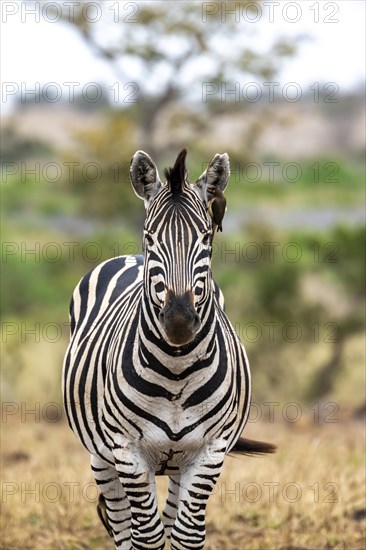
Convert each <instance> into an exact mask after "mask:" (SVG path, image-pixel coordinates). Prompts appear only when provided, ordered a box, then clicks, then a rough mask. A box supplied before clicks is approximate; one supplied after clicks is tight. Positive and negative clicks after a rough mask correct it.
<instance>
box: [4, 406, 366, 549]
mask: <svg viewBox="0 0 366 550" xmlns="http://www.w3.org/2000/svg"><path fill="white" fill-rule="evenodd" d="M27 420H28V421H27V422H25V423H21V422H20V419H16V418H15V417H11V418H9V419H8V421H7V422H5V423H3V425H2V432H3V433H2V436H3V437H2V441H3V447H2V479H3V496H2V513H1V520H2V528H1V541H2V545H1V547H2V548H4V549H9V550H10V549H16V550H18V549H20V548H21V549H24V550H28V549H29V550H30V549H37V550H46V549H47V550H51V549H52V550H53V549H67V550H71V549H75V550H79V549H91V548H98V549H106V550H107V549H112V548H113V544H112V543H111V540H110V539H109V537H108V535H107V533H106V532H105V530H104V528H103V526H102V525H101V523H100V522H99V519H98V517H97V514H96V511H95V501H96V488H95V486H94V483H93V479H92V476H91V474H90V470H89V457H88V453H87V452H85V451H84V450H83V448H82V447H81V445H80V444H79V442H78V441H77V440H76V438H75V437H74V435H73V434H72V432H71V431H70V430H69V428H68V426H67V425H66V424H65V423H63V422H60V423H57V424H52V423H45V422H39V423H37V422H32V420H33V419H32V417H31V416H28V417H27ZM246 435H247V436H248V437H252V438H256V439H262V440H264V441H266V440H267V441H272V442H276V443H277V444H278V445H279V450H278V453H277V454H276V455H273V456H267V457H263V458H254V457H253V458H252V457H251V458H247V457H243V458H236V457H235V458H231V457H228V458H227V461H226V464H225V468H224V471H223V473H222V476H221V478H220V480H219V483H218V486H217V490H216V492H215V493H214V494H213V495H212V496H211V498H210V502H209V506H208V509H207V542H206V548H207V550H231V549H232V550H234V549H235V550H257V549H258V550H259V549H260V550H265V549H269V550H274V549H292V550H295V549H303V550H305V549H307V550H309V549H311V550H314V549H317V550H318V549H329V548H335V549H347V550H350V549H351V550H356V549H357V550H361V549H364V548H365V547H366V543H365V522H366V519H365V518H366V509H365V501H364V495H365V468H364V466H365V464H364V430H363V424H362V423H361V422H360V421H350V420H344V421H342V422H339V423H336V424H317V425H313V424H304V423H298V424H292V425H291V424H287V425H285V424H281V423H273V424H270V423H268V424H262V423H253V424H249V425H248V429H247V430H246ZM158 485H159V494H160V496H161V497H162V496H163V494H165V491H166V480H165V478H161V479H159V480H158ZM27 491H28V492H27ZM31 491H33V492H31ZM286 491H287V493H286ZM291 501H293V502H291Z"/></svg>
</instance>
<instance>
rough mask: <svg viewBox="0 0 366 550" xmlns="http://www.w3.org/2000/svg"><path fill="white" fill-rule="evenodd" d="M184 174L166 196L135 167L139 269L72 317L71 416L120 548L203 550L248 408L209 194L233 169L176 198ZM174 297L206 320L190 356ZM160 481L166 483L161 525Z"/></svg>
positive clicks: (97, 284) (82, 301)
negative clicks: (217, 275) (209, 514)
mask: <svg viewBox="0 0 366 550" xmlns="http://www.w3.org/2000/svg"><path fill="white" fill-rule="evenodd" d="M183 157H185V154H184V155H183ZM182 162H183V164H184V158H183V160H182V157H181V158H179V157H178V159H177V162H176V165H175V167H174V169H172V170H175V172H176V173H174V172H173V173H172V171H171V172H170V174H169V173H167V175H168V184H166V185H162V184H161V182H160V179H159V176H158V172H157V169H156V167H155V165H154V164H153V162H152V161H151V159H150V157H148V156H147V155H146V154H145V153H142V152H138V153H136V155H135V157H134V159H133V161H132V165H131V178H132V183H133V185H134V188H135V191H136V193H137V194H138V195H139V196H141V197H142V198H144V200H145V204H146V207H147V216H146V222H145V230H144V248H145V250H144V257H143V256H131V257H119V258H114V259H112V260H108V261H106V262H104V263H103V264H101V265H100V266H98V267H97V268H95V269H94V270H93V271H91V272H90V273H88V274H87V275H86V276H85V277H84V278H83V279H82V280H81V282H80V283H79V285H78V286H77V287H76V289H75V291H74V294H73V299H72V303H71V308H70V315H71V342H70V345H69V348H68V351H67V354H66V357H65V363H64V372H63V392H64V402H65V409H66V412H67V416H68V420H69V423H70V426H71V428H72V429H73V431H74V432H75V433H76V435H77V436H78V437H79V439H80V441H81V442H82V443H83V445H84V446H85V447H86V448H87V449H88V450H89V452H90V453H91V459H92V470H93V474H94V476H95V479H96V481H97V483H98V484H99V486H100V489H101V493H102V496H101V500H100V503H99V505H98V508H99V514H100V516H101V519H102V521H103V523H104V524H105V525H106V527H107V528H108V531H109V532H110V534H113V537H114V543H115V547H116V548H123V549H131V548H134V549H147V548H149V549H162V548H164V540H165V536H167V537H168V539H170V543H171V548H173V549H174V550H182V549H188V548H189V549H196V550H197V549H202V548H203V544H204V539H205V521H204V520H205V507H206V503H207V499H208V497H209V495H210V493H211V491H212V489H213V487H214V485H215V483H216V481H217V479H218V477H219V475H220V471H221V469H222V465H223V461H224V457H225V455H226V454H227V453H228V452H229V451H230V450H231V449H233V448H235V447H234V446H235V444H236V442H237V441H238V438H239V436H240V434H241V432H242V430H243V427H244V425H245V422H246V419H247V416H248V411H249V406H250V375H249V368H248V362H247V359H246V355H245V351H244V349H243V346H242V344H241V343H240V341H239V339H238V337H237V335H236V334H235V332H234V330H233V327H232V326H231V324H230V322H229V320H228V318H227V317H226V315H225V313H224V311H223V308H222V295H221V293H220V291H219V289H218V287H217V286H216V284H215V283H214V282H213V279H212V276H211V268H210V263H211V260H210V255H211V230H212V229H211V220H210V218H209V216H208V214H207V199H208V197H207V191H206V188H205V186H206V184H208V183H209V184H210V186H211V187H212V185H217V186H218V187H220V188H221V189H223V188H224V187H225V186H226V182H227V179H228V175H229V168H228V158H227V155H216V156H215V157H214V159H213V160H212V161H211V163H210V165H209V167H208V169H207V171H206V172H205V173H204V174H203V175H202V176H201V178H200V179H199V181H198V183H197V184H196V185H195V186H192V185H190V184H188V183H187V181H186V178H185V176H184V177H183V181H181V184H180V189H178V188H177V184H176V183H175V182H174V178H176V176H177V172H179V170H181V169H182V166H180V165H179V163H182ZM177 163H178V164H177ZM169 177H170V181H169ZM215 178H216V179H215ZM174 186H175V188H174ZM169 296H174V297H175V296H178V298H177V300H179V299H180V298H179V297H181V296H188V298H189V299H190V300H191V303H190V304H189V305H188V306H187V308H188V309H189V308H191V310H192V312H193V313H192V315H193V317H197V319H199V322H198V321H197V319H195V320H194V322H193V321H192V323H191V325H192V326H193V324H194V323H195V325H194V326H195V327H196V326H197V327H198V328H194V329H190V330H192V338H191V339H190V340H189V341H187V342H186V343H184V344H181V345H177V344H176V343H174V342H172V341H171V340H170V338H173V337H169V334H170V333H169V329H170V326H169V323H168V322H166V324H165V325H164V322H163V321H164V318H163V317H162V312H164V311H165V310H164V307H165V309H166V308H167V307H168V306H167V301H168V300H169ZM188 298H187V299H188ZM174 299H175V298H174ZM182 300H183V298H182V299H181V302H179V304H180V303H182V304H184V303H185V302H183V301H182ZM177 303H178V302H177ZM184 308H185V306H184V305H178V306H177V311H173V313H170V315H171V316H172V319H173V321H172V322H173V323H175V322H176V323H178V322H182V318H183V321H184V319H185V317H184V315H188V314H186V313H184V312H185V311H186V310H185V309H184ZM187 308H186V309H187ZM188 309H187V311H188ZM182 312H183V313H182ZM187 318H188V317H187ZM196 321H197V323H196ZM187 323H188V321H187ZM177 326H180V325H179V324H178V325H177ZM164 327H165V328H164ZM187 331H188V329H187ZM177 338H179V335H178V336H177ZM259 452H261V451H260V450H259ZM263 452H264V451H263ZM157 474H166V475H169V476H170V480H169V494H168V499H167V503H166V506H165V509H164V513H163V523H162V521H161V520H160V517H159V514H158V509H157V499H156V491H155V475H157Z"/></svg>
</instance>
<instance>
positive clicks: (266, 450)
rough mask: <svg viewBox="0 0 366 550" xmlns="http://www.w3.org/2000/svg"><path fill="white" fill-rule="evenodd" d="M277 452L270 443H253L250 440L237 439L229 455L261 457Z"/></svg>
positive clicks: (274, 446)
mask: <svg viewBox="0 0 366 550" xmlns="http://www.w3.org/2000/svg"><path fill="white" fill-rule="evenodd" d="M276 450H277V447H276V445H272V443H264V442H263V441H253V440H252V439H245V438H244V437H239V439H238V441H237V442H236V443H235V445H234V447H233V448H232V449H231V451H230V453H235V454H243V455H247V456H251V455H256V456H261V455H264V454H271V453H275V452H276Z"/></svg>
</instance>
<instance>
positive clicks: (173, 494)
mask: <svg viewBox="0 0 366 550" xmlns="http://www.w3.org/2000/svg"><path fill="white" fill-rule="evenodd" d="M179 481H180V476H179V475H176V476H169V485H168V498H167V501H166V503H165V507H164V511H163V524H164V529H165V535H166V537H167V539H168V540H170V534H171V531H172V527H173V524H174V521H175V518H176V517H177V510H178V501H179Z"/></svg>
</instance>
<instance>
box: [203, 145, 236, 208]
mask: <svg viewBox="0 0 366 550" xmlns="http://www.w3.org/2000/svg"><path fill="white" fill-rule="evenodd" d="M229 177H230V161H229V155H228V154H227V153H223V154H222V155H220V154H219V153H217V154H216V155H215V156H214V157H213V158H212V159H211V160H210V162H209V163H208V166H207V169H206V170H205V171H204V172H203V174H202V175H201V176H200V177H199V178H198V180H197V182H196V186H197V188H198V189H199V190H200V192H201V195H202V198H203V200H204V201H205V202H206V203H207V202H208V200H209V198H210V197H211V193H210V191H209V190H208V188H212V187H216V188H217V189H219V190H220V191H224V189H225V188H226V186H227V183H228V181H229Z"/></svg>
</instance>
